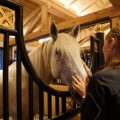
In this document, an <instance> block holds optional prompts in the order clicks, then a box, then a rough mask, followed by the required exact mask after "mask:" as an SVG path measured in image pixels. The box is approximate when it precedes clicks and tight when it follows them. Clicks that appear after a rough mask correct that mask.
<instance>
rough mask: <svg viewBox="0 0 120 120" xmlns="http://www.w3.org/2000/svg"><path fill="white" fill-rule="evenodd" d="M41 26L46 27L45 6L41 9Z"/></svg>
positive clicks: (46, 10)
mask: <svg viewBox="0 0 120 120" xmlns="http://www.w3.org/2000/svg"><path fill="white" fill-rule="evenodd" d="M41 14H42V15H41V24H42V26H43V27H46V26H48V21H47V20H48V9H47V5H43V6H42V7H41Z"/></svg>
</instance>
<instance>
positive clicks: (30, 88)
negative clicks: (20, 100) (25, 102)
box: [28, 75, 34, 120]
mask: <svg viewBox="0 0 120 120" xmlns="http://www.w3.org/2000/svg"><path fill="white" fill-rule="evenodd" d="M28 82H29V83H28V84H29V120H33V118H34V117H33V80H32V77H31V76H30V75H29V81H28Z"/></svg>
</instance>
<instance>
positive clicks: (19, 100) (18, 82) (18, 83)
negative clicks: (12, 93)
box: [16, 49, 22, 120]
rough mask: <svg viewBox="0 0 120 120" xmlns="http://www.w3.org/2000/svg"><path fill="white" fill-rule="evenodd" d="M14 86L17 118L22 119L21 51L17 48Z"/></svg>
mask: <svg viewBox="0 0 120 120" xmlns="http://www.w3.org/2000/svg"><path fill="white" fill-rule="evenodd" d="M16 74H17V75H16V76H17V77H16V86H17V89H16V90H17V120H22V93H21V88H22V86H21V53H20V50H19V49H17V71H16Z"/></svg>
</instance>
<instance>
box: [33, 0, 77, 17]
mask: <svg viewBox="0 0 120 120" xmlns="http://www.w3.org/2000/svg"><path fill="white" fill-rule="evenodd" d="M34 1H35V2H36V3H38V4H40V2H43V3H44V4H46V5H48V7H49V6H51V7H53V8H55V9H57V10H58V11H60V12H62V13H64V14H66V15H68V16H70V17H72V18H77V15H76V14H75V12H73V11H72V10H70V9H69V10H68V9H65V7H64V6H63V5H62V4H59V5H58V1H56V0H34Z"/></svg>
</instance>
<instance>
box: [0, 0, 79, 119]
mask: <svg viewBox="0 0 120 120" xmlns="http://www.w3.org/2000/svg"><path fill="white" fill-rule="evenodd" d="M0 5H1V6H5V7H8V8H10V9H12V10H14V11H15V30H12V29H8V28H3V27H0V33H1V34H3V35H4V40H3V42H4V49H3V50H4V58H3V61H4V62H3V120H9V68H8V67H9V64H8V62H9V57H8V56H9V36H11V35H12V36H15V41H16V45H17V62H16V76H17V77H16V86H17V87H16V88H17V90H16V93H17V106H16V107H17V120H22V91H21V86H22V85H21V83H22V78H21V62H22V63H23V65H24V67H25V69H26V70H27V72H28V74H29V83H28V85H29V120H33V118H34V116H33V114H34V111H33V108H34V104H33V83H34V82H35V84H36V85H37V86H38V87H39V99H40V100H39V101H40V102H39V119H40V120H43V117H44V92H47V93H48V118H47V119H51V120H52V119H54V120H55V119H60V120H61V119H67V118H70V117H71V116H73V115H75V114H78V113H79V112H80V107H77V108H76V105H75V103H74V102H73V109H72V110H70V111H68V112H67V111H66V98H67V97H70V93H69V91H58V90H55V89H53V88H52V87H50V86H48V85H47V84H46V83H45V82H44V81H42V80H41V79H40V77H39V75H38V74H37V73H36V71H35V70H34V67H33V66H32V63H31V61H30V59H29V57H28V53H27V51H26V47H25V44H24V38H23V7H22V5H21V4H18V3H15V2H13V1H9V0H0ZM32 78H34V79H32ZM33 80H34V81H33ZM52 96H55V103H54V104H55V106H56V116H54V117H52ZM60 97H61V99H62V114H60V111H59V107H60V106H59V103H60V100H59V98H60Z"/></svg>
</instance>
